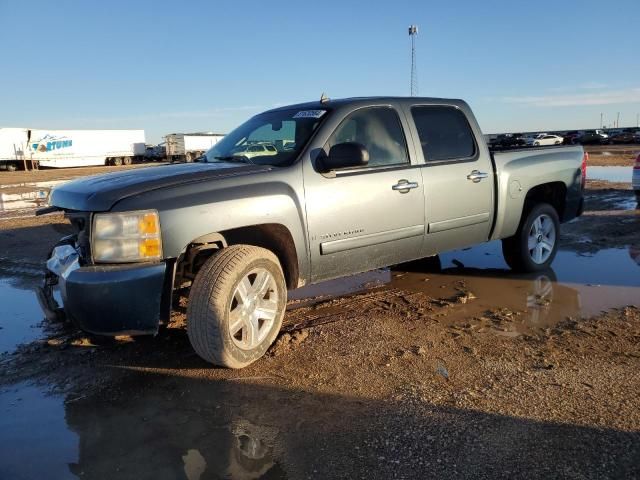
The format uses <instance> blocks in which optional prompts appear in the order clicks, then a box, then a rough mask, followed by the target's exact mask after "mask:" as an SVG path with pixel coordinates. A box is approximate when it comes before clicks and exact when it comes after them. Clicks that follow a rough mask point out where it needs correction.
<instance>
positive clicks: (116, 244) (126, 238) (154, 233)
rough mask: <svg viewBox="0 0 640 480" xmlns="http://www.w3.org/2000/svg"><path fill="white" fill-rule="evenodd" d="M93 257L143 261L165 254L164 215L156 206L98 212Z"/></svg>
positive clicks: (98, 260)
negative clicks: (163, 246) (162, 232)
mask: <svg viewBox="0 0 640 480" xmlns="http://www.w3.org/2000/svg"><path fill="white" fill-rule="evenodd" d="M91 249H92V253H93V260H94V261H95V262H103V263H124V262H143V261H152V260H160V259H161V258H162V241H161V238H160V219H159V217H158V212H157V211H155V210H139V211H135V212H122V213H97V214H95V215H94V216H93V229H92V231H91Z"/></svg>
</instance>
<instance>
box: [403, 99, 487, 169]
mask: <svg viewBox="0 0 640 480" xmlns="http://www.w3.org/2000/svg"><path fill="white" fill-rule="evenodd" d="M411 115H412V117H413V121H414V122H415V124H416V129H417V130H418V137H420V145H421V146H422V154H423V156H424V160H425V162H427V163H429V162H439V161H453V160H463V159H469V158H471V157H474V156H475V154H476V152H477V148H476V142H475V138H474V136H473V131H472V130H471V127H470V125H469V122H468V121H467V117H465V115H464V113H463V112H462V111H460V110H458V109H457V108H455V107H448V106H441V105H434V106H419V107H412V108H411Z"/></svg>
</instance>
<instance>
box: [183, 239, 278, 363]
mask: <svg viewBox="0 0 640 480" xmlns="http://www.w3.org/2000/svg"><path fill="white" fill-rule="evenodd" d="M256 259H268V260H271V261H272V262H274V263H275V264H276V265H278V266H279V265H280V262H279V261H278V258H277V257H276V256H275V255H274V254H273V253H272V252H271V251H269V250H266V249H264V248H260V247H254V246H251V245H232V246H229V247H226V248H223V249H221V250H220V251H219V252H217V253H215V254H214V255H212V256H211V257H210V258H209V259H208V260H207V261H206V262H205V263H204V265H203V266H202V268H201V269H200V272H198V275H197V276H196V279H195V280H194V282H193V285H192V287H191V293H190V295H189V305H188V307H187V334H188V336H189V340H190V342H191V345H192V346H193V349H194V350H195V351H196V353H197V354H198V355H200V356H201V357H202V358H203V359H205V360H207V361H209V362H211V363H213V364H215V365H220V366H225V367H229V368H242V367H244V366H246V365H247V364H248V363H246V362H239V361H237V360H236V359H234V358H233V357H231V356H230V355H225V352H224V349H223V339H222V337H221V334H222V331H221V330H220V329H219V328H211V323H210V322H208V321H206V319H207V318H208V316H210V315H212V314H213V312H216V311H223V310H222V309H224V308H226V298H225V296H224V292H225V290H227V289H230V288H231V287H232V285H229V283H230V282H232V281H233V280H234V277H235V276H236V274H237V270H238V268H240V267H241V266H242V265H243V264H245V263H246V262H247V261H251V260H256ZM221 302H225V305H220V303H221ZM258 358H259V357H258ZM253 360H257V358H255V359H253ZM253 360H252V361H253ZM249 363H251V362H249Z"/></svg>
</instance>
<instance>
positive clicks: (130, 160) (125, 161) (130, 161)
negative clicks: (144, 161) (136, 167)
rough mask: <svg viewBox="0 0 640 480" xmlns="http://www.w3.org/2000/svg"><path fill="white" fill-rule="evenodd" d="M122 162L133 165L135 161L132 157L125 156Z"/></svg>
mask: <svg viewBox="0 0 640 480" xmlns="http://www.w3.org/2000/svg"><path fill="white" fill-rule="evenodd" d="M122 163H123V164H125V165H131V164H132V163H133V161H132V158H131V157H124V158H123V161H122Z"/></svg>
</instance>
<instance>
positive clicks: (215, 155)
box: [38, 97, 586, 368]
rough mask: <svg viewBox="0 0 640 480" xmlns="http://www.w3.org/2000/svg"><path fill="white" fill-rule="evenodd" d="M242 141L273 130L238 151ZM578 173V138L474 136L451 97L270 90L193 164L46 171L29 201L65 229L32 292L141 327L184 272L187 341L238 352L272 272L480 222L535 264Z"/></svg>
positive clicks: (265, 299)
mask: <svg viewBox="0 0 640 480" xmlns="http://www.w3.org/2000/svg"><path fill="white" fill-rule="evenodd" d="M255 142H264V143H268V144H270V145H275V146H278V145H280V146H282V147H280V148H279V150H278V152H277V153H276V154H275V155H263V156H254V157H252V158H250V159H249V158H247V157H245V156H244V155H242V152H243V151H244V149H245V147H246V145H247V144H248V143H254V144H255ZM285 145H286V148H285V147H284V146H285ZM585 174H586V157H585V154H584V152H583V149H582V147H581V146H564V147H560V146H558V147H554V146H551V147H538V148H527V149H519V150H517V149H513V150H509V151H505V152H495V153H494V152H492V151H491V150H490V149H489V148H488V146H487V144H486V142H485V141H484V139H483V136H482V132H481V130H480V127H479V126H478V124H477V122H476V119H475V118H474V116H473V114H472V112H471V110H470V108H469V107H468V105H467V104H466V103H465V102H463V101H461V100H448V99H434V98H383V97H380V98H358V99H344V100H332V101H326V100H325V101H320V102H311V103H304V104H298V105H291V106H286V107H280V108H277V109H274V110H270V111H267V112H264V113H262V114H259V115H256V116H255V117H253V118H251V119H250V120H248V121H247V122H246V123H244V124H243V125H241V126H240V127H238V128H237V129H236V130H234V131H233V132H231V133H229V134H228V135H227V136H226V137H225V138H224V139H223V140H221V141H220V142H218V143H216V144H215V145H214V147H213V148H211V149H210V150H208V151H207V152H206V153H205V156H204V157H203V158H202V159H200V161H198V162H197V163H192V164H181V165H165V166H160V167H158V168H154V169H152V170H145V171H127V172H118V173H115V174H114V173H112V174H109V175H108V176H104V175H103V176H96V177H91V178H86V179H80V180H75V181H72V182H69V183H67V184H64V185H62V186H58V187H56V188H54V189H53V191H52V193H51V195H50V207H48V208H47V209H46V210H44V211H43V212H42V213H46V212H52V211H56V210H64V212H65V215H66V216H67V217H68V218H69V220H70V221H71V223H72V225H73V226H74V228H75V231H76V233H75V235H73V236H70V237H66V238H65V239H63V240H62V241H61V243H59V244H58V245H57V246H55V248H54V249H53V252H52V254H51V256H50V258H49V259H48V261H47V274H46V278H45V283H44V287H43V288H42V289H40V290H39V293H38V296H39V299H40V303H41V305H42V307H43V309H44V311H45V313H46V314H47V316H48V317H49V318H58V317H60V316H62V315H66V317H67V318H69V319H71V320H72V321H73V322H75V323H76V324H77V325H78V326H79V327H80V328H81V329H83V330H85V331H88V332H91V333H93V334H98V335H120V334H131V335H145V334H146V335H149V334H155V333H156V332H157V331H158V328H159V326H160V325H162V324H163V323H166V322H167V321H168V320H169V318H170V314H171V309H172V302H173V300H174V299H175V298H176V297H177V296H175V295H174V293H175V292H177V291H178V290H180V291H182V292H184V291H185V290H184V289H186V288H190V290H189V303H188V308H187V333H188V336H189V339H190V341H191V344H192V346H193V347H194V349H195V351H196V352H197V353H198V354H199V355H200V356H201V357H202V358H204V359H205V360H207V361H208V362H212V363H214V364H217V365H223V366H226V367H232V368H241V367H244V366H246V365H249V364H250V363H252V362H254V361H256V360H257V359H258V358H260V357H261V356H262V355H263V354H264V353H265V352H266V351H267V349H268V348H269V346H270V345H271V343H272V342H273V341H274V340H275V339H276V337H277V335H278V331H279V330H280V326H281V324H282V319H283V316H284V312H285V306H286V303H287V290H290V289H295V288H297V287H300V286H303V285H306V284H310V283H316V282H321V281H323V280H329V279H332V278H336V277H341V276H346V275H352V274H355V273H358V272H363V271H367V270H371V269H375V268H381V267H387V266H389V265H393V264H397V263H401V262H406V261H409V260H414V259H419V258H424V257H429V256H434V255H437V254H438V253H440V252H444V251H447V250H452V249H458V248H464V247H468V246H471V245H474V244H477V243H481V242H487V241H490V240H496V239H502V251H503V254H504V257H505V259H506V261H507V263H508V264H509V265H510V266H511V267H512V268H513V269H516V270H521V271H527V272H531V271H540V270H544V269H546V268H548V267H549V265H550V264H551V262H552V261H553V259H554V257H555V255H556V252H557V249H558V242H559V234H560V224H561V223H562V222H567V221H569V220H571V219H573V218H575V217H576V216H578V215H580V214H581V213H582V208H583V189H584V185H585ZM56 286H57V287H56ZM54 288H60V291H61V294H62V300H63V307H62V308H61V307H60V306H59V305H58V304H57V303H56V301H55V300H54V297H53V294H52V291H53V289H54Z"/></svg>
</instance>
